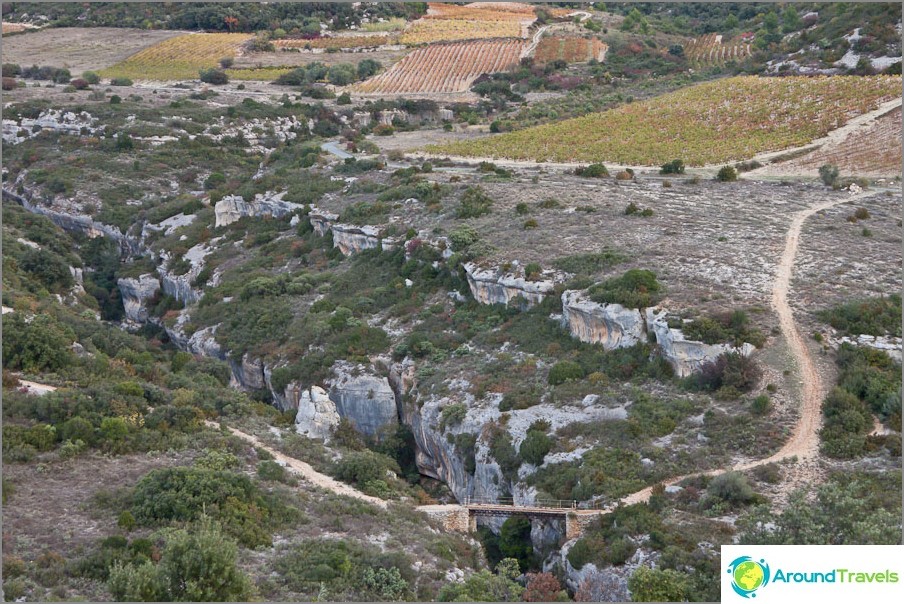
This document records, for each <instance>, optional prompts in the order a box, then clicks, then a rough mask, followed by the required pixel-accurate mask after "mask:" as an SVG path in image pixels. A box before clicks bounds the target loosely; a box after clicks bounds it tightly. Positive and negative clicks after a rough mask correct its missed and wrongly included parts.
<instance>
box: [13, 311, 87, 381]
mask: <svg viewBox="0 0 904 604" xmlns="http://www.w3.org/2000/svg"><path fill="white" fill-rule="evenodd" d="M7 316H9V315H7ZM74 339H75V335H74V334H73V333H72V331H71V330H70V329H69V328H68V327H65V326H63V325H61V324H59V323H58V322H57V321H56V319H54V318H53V317H52V316H50V315H46V314H39V315H36V316H35V317H34V318H33V319H32V320H31V321H26V320H25V317H24V316H23V315H22V313H13V316H12V317H11V318H6V317H4V321H3V343H2V345H3V366H4V367H6V368H8V369H21V370H24V371H28V372H40V371H56V370H58V369H62V368H63V367H65V366H66V365H67V364H69V362H70V360H71V358H72V354H71V352H70V350H69V345H70V344H71V343H72V341H73V340H74Z"/></svg>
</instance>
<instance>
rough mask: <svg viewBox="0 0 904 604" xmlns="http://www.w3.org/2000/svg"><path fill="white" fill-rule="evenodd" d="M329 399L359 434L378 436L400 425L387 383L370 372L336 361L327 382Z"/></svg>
mask: <svg viewBox="0 0 904 604" xmlns="http://www.w3.org/2000/svg"><path fill="white" fill-rule="evenodd" d="M328 384H329V398H330V400H331V401H333V403H335V405H336V412H337V413H338V414H339V416H340V417H342V418H345V419H348V421H349V422H351V424H352V425H353V426H354V427H355V428H356V429H357V430H358V431H359V432H361V433H362V434H366V435H367V436H380V435H382V434H385V433H386V432H387V431H390V430H394V429H395V426H397V425H398V423H399V412H398V407H397V406H396V399H395V393H394V392H393V390H392V388H391V387H390V386H389V380H388V379H387V378H385V377H380V376H377V375H375V374H374V373H373V372H372V370H371V369H369V368H365V367H363V366H360V365H358V366H355V365H352V364H350V363H345V362H341V361H340V362H338V363H336V365H335V366H334V367H333V377H332V379H330V380H329V382H328Z"/></svg>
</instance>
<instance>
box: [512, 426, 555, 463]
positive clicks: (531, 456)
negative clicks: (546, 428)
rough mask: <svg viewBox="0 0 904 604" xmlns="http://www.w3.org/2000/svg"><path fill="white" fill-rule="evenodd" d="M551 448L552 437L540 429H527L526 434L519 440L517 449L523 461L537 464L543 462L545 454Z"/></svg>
mask: <svg viewBox="0 0 904 604" xmlns="http://www.w3.org/2000/svg"><path fill="white" fill-rule="evenodd" d="M551 449H552V439H551V438H550V437H549V436H547V434H546V432H543V431H540V430H528V432H527V436H525V437H524V440H523V441H521V447H520V448H519V449H518V453H519V455H521V459H523V460H524V461H525V462H527V463H529V464H532V465H535V466H539V465H541V464H542V463H543V459H544V458H545V457H546V454H547V453H549V451H550V450H551Z"/></svg>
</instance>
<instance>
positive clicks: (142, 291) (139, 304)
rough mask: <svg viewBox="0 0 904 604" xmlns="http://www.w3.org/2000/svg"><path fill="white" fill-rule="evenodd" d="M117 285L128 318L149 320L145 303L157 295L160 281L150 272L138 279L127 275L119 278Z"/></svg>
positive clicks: (135, 321)
mask: <svg viewBox="0 0 904 604" xmlns="http://www.w3.org/2000/svg"><path fill="white" fill-rule="evenodd" d="M116 285H117V286H118V287H119V293H120V295H121V296H122V305H123V308H124V309H125V312H126V319H128V320H129V321H131V322H133V323H145V322H146V321H147V320H148V309H147V306H146V305H145V303H146V302H147V301H148V300H150V299H151V298H153V297H154V296H156V295H157V292H158V291H159V290H160V281H159V280H158V279H157V277H155V276H154V275H152V274H150V273H148V274H145V275H141V276H139V277H138V278H137V279H134V278H131V277H126V278H123V279H118V280H117V281H116Z"/></svg>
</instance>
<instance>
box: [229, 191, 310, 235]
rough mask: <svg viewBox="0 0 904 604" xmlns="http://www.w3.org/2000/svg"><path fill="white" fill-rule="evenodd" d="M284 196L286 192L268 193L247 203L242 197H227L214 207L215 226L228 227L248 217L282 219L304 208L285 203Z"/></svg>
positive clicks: (256, 196) (295, 204) (257, 196)
mask: <svg viewBox="0 0 904 604" xmlns="http://www.w3.org/2000/svg"><path fill="white" fill-rule="evenodd" d="M283 195H285V192H283V193H279V194H274V193H271V192H269V191H268V192H267V193H265V194H263V195H260V194H258V195H255V196H254V199H253V200H252V201H245V199H244V198H243V197H242V196H240V195H227V196H226V197H224V198H223V199H221V200H220V201H218V202H217V203H216V205H215V206H214V213H215V215H216V222H215V226H217V227H221V226H226V225H229V224H232V223H233V222H237V221H238V220H241V219H242V218H244V217H246V216H255V217H263V216H268V217H273V218H282V217H283V216H286V215H288V214H291V213H292V212H295V211H298V210H301V209H302V208H303V207H304V206H301V205H298V204H297V203H291V202H288V201H283V199H282V198H283Z"/></svg>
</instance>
